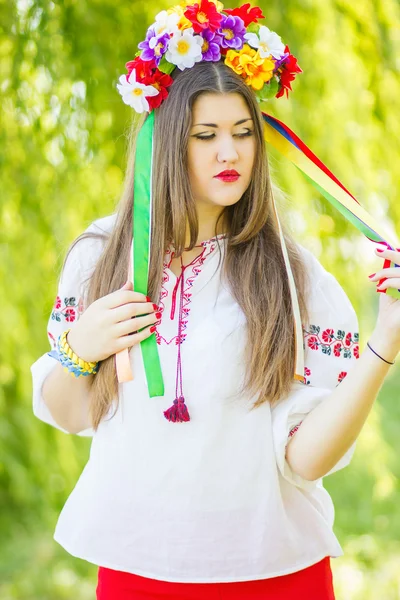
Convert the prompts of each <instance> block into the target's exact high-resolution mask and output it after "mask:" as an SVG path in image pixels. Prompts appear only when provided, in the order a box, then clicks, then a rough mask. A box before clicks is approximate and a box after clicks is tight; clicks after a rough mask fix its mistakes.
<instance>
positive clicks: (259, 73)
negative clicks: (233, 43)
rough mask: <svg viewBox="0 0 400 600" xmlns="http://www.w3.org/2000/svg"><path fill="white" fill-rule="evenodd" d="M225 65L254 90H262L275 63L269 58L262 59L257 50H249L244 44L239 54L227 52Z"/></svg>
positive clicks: (269, 77)
mask: <svg viewBox="0 0 400 600" xmlns="http://www.w3.org/2000/svg"><path fill="white" fill-rule="evenodd" d="M225 64H226V65H228V67H230V68H231V69H233V70H234V71H235V73H237V74H238V75H241V76H242V77H243V78H244V79H245V80H246V83H247V85H250V86H251V87H252V88H253V89H254V90H261V89H262V88H263V86H264V84H265V83H266V82H267V81H269V80H270V79H271V77H272V75H273V71H274V68H275V62H274V61H273V60H272V59H271V58H262V57H261V56H260V54H259V52H258V50H254V48H250V46H249V45H248V44H244V46H243V48H242V49H241V50H240V51H239V52H236V50H228V52H227V54H226V58H225Z"/></svg>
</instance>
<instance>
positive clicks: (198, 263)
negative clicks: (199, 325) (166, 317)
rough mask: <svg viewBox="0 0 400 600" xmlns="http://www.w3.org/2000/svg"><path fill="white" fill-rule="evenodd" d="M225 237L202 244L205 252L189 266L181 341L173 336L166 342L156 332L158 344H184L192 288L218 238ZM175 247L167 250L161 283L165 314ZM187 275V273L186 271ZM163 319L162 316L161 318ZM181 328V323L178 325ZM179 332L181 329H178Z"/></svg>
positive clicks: (162, 311)
mask: <svg viewBox="0 0 400 600" xmlns="http://www.w3.org/2000/svg"><path fill="white" fill-rule="evenodd" d="M222 237H225V234H220V235H218V236H216V237H213V238H211V239H210V240H206V241H205V242H202V245H203V250H202V252H201V254H199V255H198V256H197V257H196V259H194V262H193V264H190V265H187V269H188V270H189V269H190V272H191V274H189V277H188V278H187V279H186V282H185V283H186V286H185V288H184V290H183V305H182V318H181V320H180V324H181V336H180V339H179V336H178V335H175V336H173V337H172V338H171V339H170V340H166V339H165V338H164V337H163V336H162V335H160V333H159V332H158V331H157V329H156V331H155V336H156V341H157V344H159V345H161V343H162V342H164V343H166V344H168V345H169V344H171V342H175V344H179V343H183V342H184V341H185V339H186V335H187V334H186V333H183V332H184V331H185V330H186V329H187V324H188V317H189V313H190V306H189V305H190V303H191V297H192V293H191V288H192V286H193V283H194V280H195V279H196V277H198V275H199V274H200V273H201V270H202V268H203V265H204V263H205V260H206V258H207V257H208V256H209V255H210V254H211V253H212V252H213V251H214V249H215V248H216V241H217V238H218V239H219V238H222ZM173 254H174V251H173V247H172V245H170V246H169V247H168V249H167V252H166V255H165V258H164V264H163V278H162V282H161V291H160V297H159V301H158V306H159V309H160V312H161V313H162V314H163V313H164V308H165V305H164V302H163V299H164V298H165V297H166V296H167V295H168V290H167V289H166V286H165V284H166V283H167V282H168V281H169V280H170V276H169V273H168V271H167V269H169V267H170V264H171V261H172V259H173ZM184 273H185V271H184ZM179 283H180V278H179V277H178V278H177V280H176V284H175V286H174V289H173V291H172V303H171V312H170V319H171V320H173V319H174V316H175V309H176V295H177V291H178V288H179ZM161 318H162V316H161ZM178 326H179V323H178ZM178 330H179V327H178Z"/></svg>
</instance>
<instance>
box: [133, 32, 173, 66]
mask: <svg viewBox="0 0 400 600" xmlns="http://www.w3.org/2000/svg"><path fill="white" fill-rule="evenodd" d="M170 39H171V38H170V35H169V33H164V35H161V36H157V34H156V32H155V31H154V29H152V28H151V27H149V28H148V30H147V33H146V39H145V40H144V42H140V44H138V48H140V49H141V50H143V52H142V53H141V55H140V58H141V59H142V60H153V59H154V60H155V61H156V65H157V66H158V65H159V64H160V61H161V59H162V56H163V54H165V53H166V51H167V50H168V42H169V40H170Z"/></svg>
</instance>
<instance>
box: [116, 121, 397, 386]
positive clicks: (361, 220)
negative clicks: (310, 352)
mask: <svg viewBox="0 0 400 600" xmlns="http://www.w3.org/2000/svg"><path fill="white" fill-rule="evenodd" d="M262 114H263V118H264V138H265V141H266V142H268V143H269V144H271V145H272V146H273V147H274V148H276V149H277V150H278V151H279V152H280V153H281V154H283V155H284V156H286V158H288V159H289V160H290V161H291V162H292V163H293V164H294V165H296V167H297V168H298V169H299V170H300V171H301V172H302V173H303V175H304V176H305V177H306V179H308V181H309V182H310V183H311V184H312V185H313V186H314V187H315V188H316V189H317V190H318V191H319V192H320V193H321V194H322V195H323V196H324V197H325V198H326V199H327V200H328V201H329V202H330V203H331V204H332V205H333V206H334V207H335V208H336V209H337V210H338V211H339V212H340V213H341V214H342V215H343V216H344V217H345V218H346V219H347V220H348V221H350V223H352V224H353V225H354V226H355V227H357V229H358V230H359V231H361V232H362V233H363V234H364V235H365V236H366V237H367V238H368V239H370V240H371V241H373V242H377V243H382V244H384V245H385V246H386V247H387V248H388V249H390V250H394V249H396V247H397V246H398V243H397V242H395V241H394V240H393V239H391V235H389V234H388V233H387V232H385V231H384V229H383V227H382V226H381V225H380V224H379V223H378V222H377V221H376V220H375V219H374V218H373V217H372V216H371V215H370V214H369V213H368V212H367V211H366V210H365V209H364V208H363V207H362V206H361V205H360V203H359V202H358V201H357V200H356V198H355V197H354V196H353V195H352V194H351V193H350V192H349V191H348V190H347V189H346V188H345V187H344V185H343V184H342V183H341V182H340V181H339V180H338V179H337V177H335V175H334V174H333V173H332V172H331V171H330V170H329V169H328V167H326V165H324V163H323V162H322V161H321V160H320V159H319V158H318V157H317V156H316V155H315V154H314V153H313V152H312V151H311V150H310V148H308V146H306V144H304V142H302V140H301V139H300V138H299V137H298V136H297V135H296V134H295V133H294V132H293V131H291V130H290V129H289V127H287V125H285V124H284V123H282V122H281V121H279V120H278V119H276V118H275V117H272V116H271V115H268V114H267V113H264V112H263V113H262ZM153 129H154V111H152V112H151V113H150V114H149V115H148V117H147V119H146V121H145V123H144V125H143V126H142V128H141V130H140V132H139V135H138V140H137V146H136V158H135V181H134V203H133V243H132V257H131V258H132V266H133V268H132V270H133V273H132V280H133V282H134V285H133V289H134V290H135V291H138V292H141V293H142V294H145V295H147V293H148V291H147V289H148V270H149V257H150V240H151V214H152V210H151V209H152V198H151V181H152V146H153ZM274 212H275V216H276V219H277V223H278V228H279V232H280V237H281V245H282V251H283V255H284V259H285V264H286V268H287V272H288V277H289V286H290V293H291V298H292V306H293V316H294V323H295V352H296V360H295V372H294V378H295V379H299V380H304V348H303V343H299V340H302V336H303V331H302V324H301V318H300V310H299V304H298V299H297V293H296V288H295V283H294V278H293V274H292V271H291V268H290V262H289V258H288V255H287V250H286V246H285V242H284V239H283V234H282V230H281V226H280V222H279V217H278V212H277V210H276V205H275V200H274ZM389 240H390V241H389ZM392 264H393V263H392V262H391V261H389V260H388V259H385V263H384V268H386V267H388V266H390V265H392ZM394 266H396V267H398V266H399V265H394ZM384 280H385V279H382V280H381V281H380V283H381V282H382V281H384ZM386 293H387V294H389V295H390V296H393V297H394V298H400V290H396V289H393V288H389V289H387V290H386ZM140 345H141V349H142V356H143V363H144V367H145V372H146V378H147V384H148V388H149V395H150V397H153V396H163V395H164V383H163V377H162V371H161V365H160V360H159V356H158V349H157V342H156V339H155V336H153V335H152V336H150V337H148V338H146V339H145V340H144V341H143V342H141V344H140ZM116 369H117V376H118V381H119V382H123V381H129V380H131V379H133V375H132V371H131V367H130V362H129V355H128V351H127V350H124V351H122V352H119V353H118V354H117V355H116Z"/></svg>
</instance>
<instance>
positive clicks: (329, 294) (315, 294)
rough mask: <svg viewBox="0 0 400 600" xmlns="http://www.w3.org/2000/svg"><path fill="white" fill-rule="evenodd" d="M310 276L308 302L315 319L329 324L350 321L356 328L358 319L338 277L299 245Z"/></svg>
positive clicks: (309, 251)
mask: <svg viewBox="0 0 400 600" xmlns="http://www.w3.org/2000/svg"><path fill="white" fill-rule="evenodd" d="M297 246H298V248H299V252H300V254H301V256H302V259H303V261H304V264H305V265H306V268H307V272H308V274H309V280H308V283H309V288H308V290H307V301H308V305H309V308H310V310H311V311H312V314H313V318H314V319H318V318H319V319H320V320H321V324H322V322H323V326H325V324H327V323H333V322H336V321H337V320H338V321H350V322H351V323H352V325H353V326H356V322H357V317H356V314H355V310H354V307H353V305H352V303H351V301H350V298H349V297H348V295H347V293H346V291H345V290H344V288H343V287H342V285H341V284H340V282H339V281H338V279H337V278H336V276H335V275H334V274H333V273H331V272H330V271H329V270H328V269H326V268H325V267H324V266H323V264H322V263H321V262H320V260H319V259H318V258H317V257H316V256H315V254H314V253H313V252H311V250H309V249H308V248H306V247H305V246H303V245H301V244H299V243H297Z"/></svg>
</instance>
